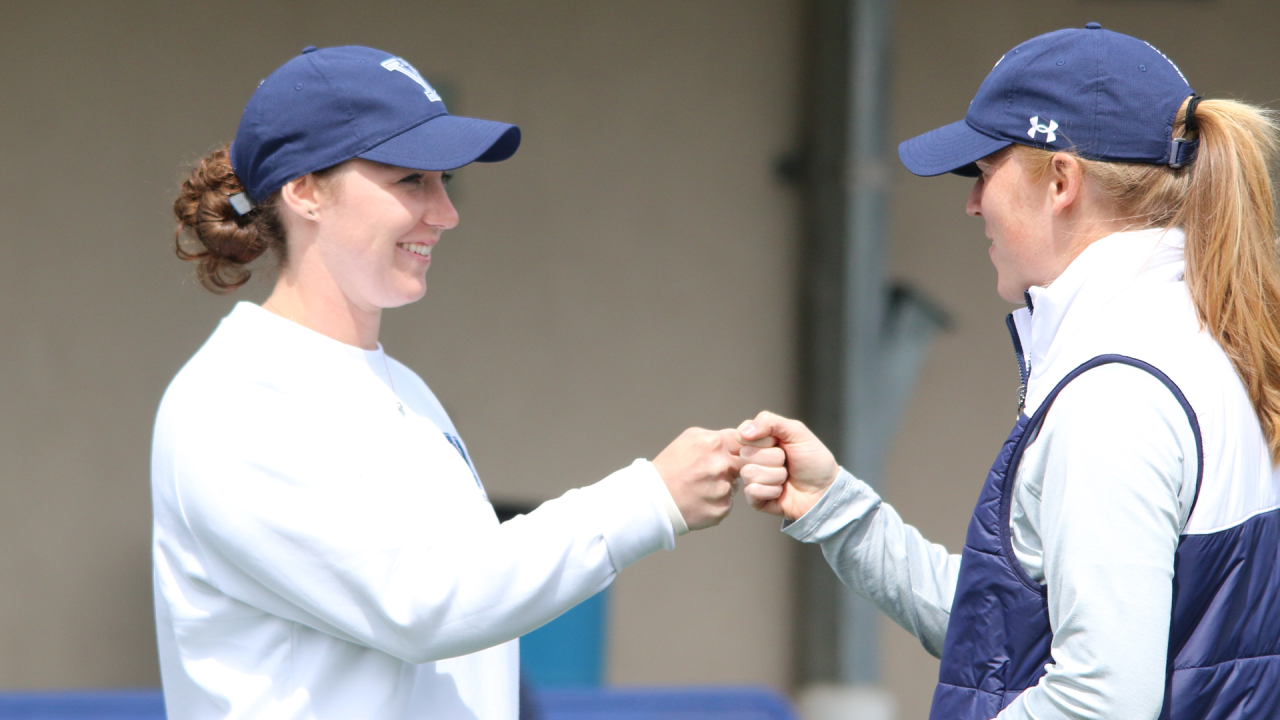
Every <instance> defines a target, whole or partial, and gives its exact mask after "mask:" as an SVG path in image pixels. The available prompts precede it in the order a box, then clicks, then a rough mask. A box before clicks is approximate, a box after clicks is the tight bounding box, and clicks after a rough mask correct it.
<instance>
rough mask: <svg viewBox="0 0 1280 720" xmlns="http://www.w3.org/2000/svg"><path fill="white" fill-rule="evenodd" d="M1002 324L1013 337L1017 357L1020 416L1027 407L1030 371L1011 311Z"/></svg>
mask: <svg viewBox="0 0 1280 720" xmlns="http://www.w3.org/2000/svg"><path fill="white" fill-rule="evenodd" d="M1004 324H1005V325H1006V326H1008V328H1009V337H1010V338H1012V339H1013V354H1014V355H1015V356H1017V358H1018V378H1019V380H1020V381H1021V384H1019V385H1018V415H1019V416H1021V415H1022V411H1023V410H1024V409H1026V407H1027V379H1028V378H1030V377H1031V371H1030V369H1029V368H1028V367H1027V356H1026V353H1024V352H1023V351H1022V338H1020V337H1018V325H1017V323H1015V322H1014V321H1013V313H1009V314H1008V315H1006V316H1005V318H1004Z"/></svg>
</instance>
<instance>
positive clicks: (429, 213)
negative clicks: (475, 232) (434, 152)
mask: <svg viewBox="0 0 1280 720" xmlns="http://www.w3.org/2000/svg"><path fill="white" fill-rule="evenodd" d="M447 180H448V177H447V174H445V173H440V172H427V171H421V170H408V169H405V168H397V167H392V166H390V165H382V164H380V163H374V162H370V161H368V160H359V159H356V160H351V161H349V162H347V163H346V164H345V165H344V166H343V167H342V168H340V169H339V171H338V172H337V174H336V175H335V176H334V177H333V178H332V179H331V181H330V182H328V183H326V187H325V191H324V192H322V193H320V195H319V205H318V207H317V209H316V211H315V216H314V217H315V234H314V244H313V245H312V246H311V247H310V248H308V249H307V251H306V255H307V256H309V257H303V258H301V259H300V260H301V262H303V263H312V264H315V265H318V266H319V267H315V268H313V270H322V271H323V274H324V275H327V276H328V278H327V279H328V280H329V281H330V282H331V283H332V286H333V289H334V290H337V291H339V292H340V293H341V294H342V295H343V296H344V298H345V300H346V302H348V303H350V304H351V305H354V306H355V307H357V308H359V309H360V310H363V311H365V312H370V313H374V312H377V311H378V310H380V309H382V308H390V307H398V306H401V305H405V304H408V303H411V302H414V301H415V300H418V299H420V298H421V297H422V296H423V294H424V293H426V290H427V279H426V274H427V268H428V267H430V265H431V251H432V248H434V247H435V245H436V243H438V242H439V241H440V234H441V233H443V232H444V231H445V230H448V229H450V228H453V227H455V226H456V225H457V224H458V212H457V210H455V209H454V207H453V203H451V202H450V201H449V196H448V193H446V192H445V182H447Z"/></svg>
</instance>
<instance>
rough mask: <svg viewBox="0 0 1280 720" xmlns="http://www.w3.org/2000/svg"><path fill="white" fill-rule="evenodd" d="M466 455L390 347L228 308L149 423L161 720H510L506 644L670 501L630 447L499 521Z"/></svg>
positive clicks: (513, 665)
mask: <svg viewBox="0 0 1280 720" xmlns="http://www.w3.org/2000/svg"><path fill="white" fill-rule="evenodd" d="M402 408H403V412H402V410H401V409H402ZM464 452H465V446H464V445H463V444H462V443H461V441H460V440H459V439H458V438H457V432H456V431H455V430H454V428H453V425H452V423H451V422H450V421H449V419H448V416H447V415H446V414H445V412H444V410H443V408H442V407H441V406H440V404H439V402H438V401H437V400H436V399H435V397H434V395H433V394H432V393H431V391H430V390H429V389H428V388H427V386H426V385H425V384H424V383H423V382H422V380H421V379H420V378H418V376H417V375H415V374H414V373H413V372H411V371H410V370H408V369H407V368H405V367H404V366H402V365H400V364H399V363H397V362H396V361H394V360H392V359H390V358H387V357H386V355H385V354H384V353H383V352H382V350H381V348H379V349H378V350H376V351H365V350H361V349H359V348H355V347H352V346H349V345H345V344H343V343H340V342H337V341H335V340H332V339H330V338H327V337H325V336H323V335H320V334H318V333H315V332H312V331H310V330H307V329H305V328H303V327H301V326H299V325H296V324H294V323H292V322H290V321H288V320H286V319H284V318H280V317H277V316H276V315H273V314H271V313H269V312H267V311H265V310H263V309H261V308H259V307H258V306H256V305H252V304H249V303H240V304H239V305H237V306H236V308H235V309H234V311H233V312H232V313H231V314H230V315H228V316H227V317H226V318H225V319H224V320H223V321H222V324H221V325H220V326H219V328H218V329H217V331H216V332H215V333H214V334H213V336H212V337H210V339H209V340H208V342H207V343H206V344H205V345H204V347H202V348H201V349H200V351H199V352H198V353H196V355H195V356H194V357H193V358H192V359H191V361H190V362H189V363H188V364H187V365H186V366H185V367H184V368H183V369H182V371H181V372H179V373H178V375H177V377H176V378H175V379H174V381H173V383H172V384H171V385H170V387H169V389H168V391H167V392H166V393H165V396H164V399H163V401H162V402H161V405H160V410H159V414H158V416H157V419H156V428H155V439H154V445H153V453H152V498H153V505H154V513H155V524H154V541H153V552H154V582H155V598H156V621H157V631H158V636H159V649H160V662H161V675H162V679H163V682H164V692H165V702H166V707H167V710H168V713H169V717H170V718H172V720H204V719H206V718H209V719H212V718H272V719H273V720H275V719H277V718H281V719H283V718H289V719H292V718H296V719H299V720H301V719H303V718H307V719H312V718H314V719H316V720H320V719H325V720H328V719H330V718H354V717H360V718H389V719H390V718H395V719H399V718H427V717H429V718H432V719H433V720H436V719H439V720H464V719H465V720H515V718H516V710H517V682H518V672H519V669H518V644H517V641H516V640H515V638H518V637H519V636H520V635H523V634H524V633H527V632H529V631H530V630H533V629H534V628H537V627H538V626H540V625H542V624H543V623H545V622H547V621H549V620H551V619H553V618H555V617H556V616H557V615H559V614H560V613H562V612H564V611H565V610H567V609H569V608H570V607H572V606H573V605H575V604H577V603H578V602H580V601H582V600H584V599H586V598H587V597H589V596H591V595H592V594H594V593H596V592H598V591H599V590H601V589H602V588H604V587H605V586H607V585H608V584H609V583H610V582H611V581H612V579H613V577H614V575H615V574H616V573H617V572H619V571H620V570H622V569H623V568H624V567H626V566H627V565H630V564H631V563H633V562H635V561H636V560H638V559H639V558H641V557H643V556H644V555H646V554H648V553H651V552H653V551H655V550H658V549H660V548H667V549H670V548H672V547H673V546H674V530H673V525H672V522H673V520H672V518H671V517H670V516H669V508H670V507H671V506H672V504H673V503H672V501H671V498H670V494H669V493H668V492H667V490H666V487H665V485H664V484H663V482H662V480H661V478H660V477H659V476H658V474H657V472H656V471H655V470H654V469H653V467H652V466H651V465H650V464H649V463H648V462H647V461H643V460H638V461H636V462H635V463H634V464H632V465H631V466H630V467H628V468H625V469H623V470H619V471H618V472H616V473H614V474H613V475H611V476H609V477H608V478H605V479H604V480H602V481H600V482H598V483H596V484H594V485H591V486H588V487H584V488H581V489H578V490H571V491H569V492H568V493H566V494H565V495H563V496H562V497H560V498H558V499H556V500H552V501H549V502H547V503H544V504H543V505H542V506H541V507H539V508H538V509H537V510H535V511H534V512H532V513H530V514H529V515H526V516H520V517H517V518H515V519H513V520H511V521H509V522H507V523H503V524H499V523H498V521H497V519H496V517H495V515H494V513H493V509H492V507H491V506H490V505H489V502H488V500H487V498H486V496H485V493H484V490H483V488H482V486H481V485H480V481H479V478H478V476H477V475H475V473H474V471H473V468H472V467H471V466H470V464H469V461H468V460H467V459H466V458H465V456H464Z"/></svg>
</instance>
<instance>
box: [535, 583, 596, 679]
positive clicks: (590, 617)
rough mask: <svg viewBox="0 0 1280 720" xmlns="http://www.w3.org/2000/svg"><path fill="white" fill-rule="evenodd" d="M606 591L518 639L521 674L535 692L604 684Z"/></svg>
mask: <svg viewBox="0 0 1280 720" xmlns="http://www.w3.org/2000/svg"><path fill="white" fill-rule="evenodd" d="M608 610H609V591H608V590H602V591H600V592H599V593H596V594H595V595H593V596H591V597H590V598H588V599H587V600H585V601H583V602H582V603H581V604H580V605H578V606H577V607H575V608H573V609H571V610H570V611H569V612H566V613H565V614H563V615H561V616H560V617H558V618H556V619H555V620H552V621H551V622H549V623H547V624H546V625H543V626H542V627H540V628H538V629H537V630H534V631H533V632H531V633H529V634H528V635H525V636H524V637H522V638H520V671H521V672H522V673H523V674H524V679H525V680H526V681H528V682H529V684H530V685H532V686H534V687H535V688H538V689H542V688H596V687H600V686H601V685H603V684H604V668H605V646H606V642H607V636H606V632H605V629H606V628H607V627H608V623H607V620H608Z"/></svg>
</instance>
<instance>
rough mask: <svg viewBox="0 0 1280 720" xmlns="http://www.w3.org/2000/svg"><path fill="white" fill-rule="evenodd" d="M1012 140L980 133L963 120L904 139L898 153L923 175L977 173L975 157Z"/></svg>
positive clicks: (965, 174)
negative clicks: (974, 164)
mask: <svg viewBox="0 0 1280 720" xmlns="http://www.w3.org/2000/svg"><path fill="white" fill-rule="evenodd" d="M1012 144H1013V143H1012V142H1010V141H1008V140H1000V139H997V138H993V137H991V136H990V135H985V134H983V133H980V132H978V131H977V130H974V129H973V128H972V127H970V126H969V123H967V122H965V121H964V120H961V121H960V122H954V123H951V124H950V125H943V126H942V127H940V128H938V129H937V130H933V131H930V132H927V133H925V134H923V135H918V136H916V137H913V138H911V139H910V140H907V141H906V142H903V143H902V144H901V145H899V146H898V157H899V158H901V159H902V164H903V165H906V166H907V169H908V170H910V171H911V172H912V173H914V174H916V175H920V176H923V177H933V176H934V175H942V174H943V173H956V174H957V175H964V176H967V177H976V176H977V174H978V173H977V172H976V168H975V167H974V166H973V163H974V162H975V161H977V160H981V159H982V158H984V157H986V156H988V155H990V154H991V153H993V152H996V151H998V150H1003V149H1004V148H1007V147H1009V146H1010V145H1012Z"/></svg>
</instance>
